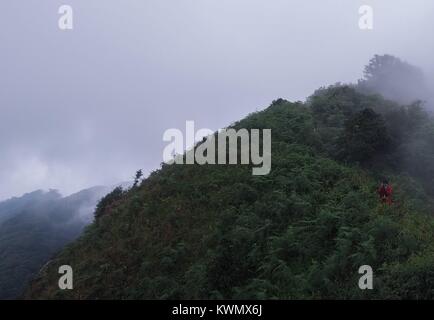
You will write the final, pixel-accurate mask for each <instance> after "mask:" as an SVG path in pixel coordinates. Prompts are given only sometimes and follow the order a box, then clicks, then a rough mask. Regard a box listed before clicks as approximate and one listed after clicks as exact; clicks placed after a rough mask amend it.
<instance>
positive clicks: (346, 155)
mask: <svg viewBox="0 0 434 320" xmlns="http://www.w3.org/2000/svg"><path fill="white" fill-rule="evenodd" d="M389 143H390V137H389V133H388V131H387V127H386V123H385V121H384V119H383V117H382V116H381V115H379V114H377V113H375V112H374V111H373V110H372V109H370V108H366V109H364V110H362V111H360V112H358V113H356V114H355V115H354V116H353V117H351V118H350V119H349V120H348V121H347V122H346V123H345V129H344V132H343V133H342V135H341V137H340V138H339V139H338V148H339V149H340V150H339V155H340V157H342V158H343V159H346V160H350V161H360V162H364V161H367V160H369V159H370V158H372V157H373V156H375V155H377V154H378V153H382V152H385V151H387V148H388V146H389Z"/></svg>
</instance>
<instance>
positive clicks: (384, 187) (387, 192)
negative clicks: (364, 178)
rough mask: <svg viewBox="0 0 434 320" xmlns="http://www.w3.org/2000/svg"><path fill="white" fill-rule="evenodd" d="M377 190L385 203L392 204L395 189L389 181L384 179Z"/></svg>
mask: <svg viewBox="0 0 434 320" xmlns="http://www.w3.org/2000/svg"><path fill="white" fill-rule="evenodd" d="M377 192H378V195H379V196H380V199H381V201H382V202H383V203H387V204H389V205H390V204H392V202H393V201H392V194H393V189H392V186H391V185H390V184H389V181H387V180H386V179H384V180H383V182H382V183H381V184H380V187H379V188H378V191H377Z"/></svg>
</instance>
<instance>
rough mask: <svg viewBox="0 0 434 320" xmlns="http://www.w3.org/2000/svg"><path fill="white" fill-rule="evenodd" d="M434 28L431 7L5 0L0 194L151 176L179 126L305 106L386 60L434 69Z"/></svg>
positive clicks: (349, 1)
mask: <svg viewBox="0 0 434 320" xmlns="http://www.w3.org/2000/svg"><path fill="white" fill-rule="evenodd" d="M62 4H69V5H71V6H72V8H73V10H74V29H73V30H72V31H71V30H70V31H61V30H60V29H59V28H58V19H59V17H60V15H59V14H58V9H59V7H60V6H61V5H62ZM364 4H367V5H371V6H372V7H373V9H374V29H373V30H372V31H366V30H365V31H362V30H360V29H359V26H358V20H359V14H358V9H359V7H360V6H361V5H364ZM433 30H434V1H429V0H364V1H359V0H321V1H320V0H299V1H292V0H170V1H168V0H122V1H119V0H92V1H88V0H63V1H57V0H44V1H41V0H1V2H0V39H1V44H0V200H1V199H5V198H8V197H11V196H17V195H21V194H22V193H25V192H29V191H32V190H35V189H39V188H44V189H47V188H57V189H59V190H60V191H61V192H62V193H63V194H69V193H72V192H75V191H77V190H80V189H82V188H86V187H89V186H93V185H100V184H104V185H109V184H114V183H117V182H121V181H125V180H129V179H130V178H131V177H132V176H133V174H134V172H135V171H136V170H137V169H139V168H143V169H144V170H145V172H146V173H148V172H149V171H151V170H154V169H156V168H158V167H159V164H160V162H161V161H162V154H163V149H164V147H165V145H167V143H166V142H163V141H162V136H163V133H164V131H165V130H166V129H169V128H179V129H182V130H183V131H184V130H185V129H183V128H185V121H186V120H194V121H195V122H196V126H197V129H199V128H202V127H205V128H210V129H212V130H216V129H218V128H221V127H224V126H227V125H228V124H230V123H231V122H233V121H235V120H238V119H240V118H242V117H244V116H245V115H247V114H248V113H250V112H253V111H256V110H261V109H263V108H265V107H267V106H268V105H269V104H270V102H271V101H272V100H274V99H276V98H279V97H282V98H286V99H289V100H304V99H305V98H306V97H307V96H308V95H310V94H311V93H312V92H313V91H314V90H315V89H316V88H318V87H320V86H323V85H328V84H333V83H335V82H338V81H341V82H352V81H356V80H357V79H358V78H360V77H361V75H362V69H363V66H364V65H365V64H366V63H367V62H368V60H369V59H370V57H371V56H373V55H374V54H376V53H378V54H384V53H390V54H394V55H397V56H399V57H401V58H403V59H404V60H407V61H408V62H410V63H413V64H416V65H419V66H421V67H423V68H424V70H426V71H427V72H429V73H432V71H433V70H434V59H433V57H434V40H433Z"/></svg>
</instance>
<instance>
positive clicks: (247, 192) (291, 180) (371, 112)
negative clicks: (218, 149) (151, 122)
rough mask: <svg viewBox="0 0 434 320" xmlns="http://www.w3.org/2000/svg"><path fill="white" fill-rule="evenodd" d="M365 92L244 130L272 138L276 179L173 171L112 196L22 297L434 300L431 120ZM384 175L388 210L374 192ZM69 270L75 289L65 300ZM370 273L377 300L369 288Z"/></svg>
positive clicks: (267, 117)
mask: <svg viewBox="0 0 434 320" xmlns="http://www.w3.org/2000/svg"><path fill="white" fill-rule="evenodd" d="M371 89H372V88H371ZM371 89H370V90H371ZM401 89H402V88H401ZM361 91H362V90H361V89H360V88H358V87H357V85H335V86H331V87H328V88H321V89H319V90H318V91H317V92H315V93H314V94H313V95H312V96H311V97H310V98H309V99H308V100H307V101H306V102H304V103H303V102H295V103H291V102H288V101H285V100H283V99H279V100H276V101H274V102H273V103H272V104H271V105H270V106H269V107H268V108H267V109H265V110H264V111H261V112H257V113H253V114H251V115H249V116H248V117H246V118H245V119H243V120H241V121H239V122H237V123H235V124H234V125H233V126H232V127H233V128H235V129H241V128H246V129H272V170H271V172H270V174H269V175H265V176H253V175H252V174H251V168H250V167H249V166H248V165H202V166H201V165H163V166H162V168H161V169H160V170H158V171H156V172H154V173H153V174H151V175H150V177H149V178H148V179H146V180H144V181H143V182H142V183H141V184H140V185H137V186H135V187H133V188H131V189H130V190H128V191H122V190H119V189H117V190H115V191H114V192H112V193H111V194H109V195H108V196H106V197H105V198H104V201H101V202H100V205H99V207H98V211H97V212H96V216H97V219H96V221H95V222H94V223H93V224H92V225H91V226H90V227H89V228H88V229H87V230H86V232H85V233H84V235H83V236H82V237H80V239H78V240H77V241H76V242H74V243H73V244H72V245H71V246H68V247H67V248H66V249H65V250H63V251H62V252H61V253H60V254H58V255H57V256H56V257H55V259H53V260H52V261H50V263H49V264H48V265H47V266H46V267H45V268H44V269H43V270H41V272H40V273H39V275H38V278H37V279H35V281H33V282H32V284H31V286H29V287H28V289H27V291H26V293H25V298H29V299H45V298H49V299H102V298H104V299H180V298H181V299H198V298H202V299H222V298H226V299H255V298H256V299H266V298H281V299H301V298H305V299H319V298H327V299H338V298H341V299H346V298H347V299H348V298H353V299H378V298H382V299H396V298H407V299H433V298H434V295H433V292H432V288H433V286H434V271H433V270H432V265H433V264H434V241H433V240H434V217H433V209H434V206H433V200H434V187H433V184H432V181H434V162H433V161H432V160H433V159H434V119H433V118H432V117H431V116H430V115H429V114H428V113H427V112H426V110H425V109H424V108H423V105H421V104H420V103H418V102H416V103H408V104H405V105H403V104H400V103H398V102H393V101H391V100H387V99H385V98H383V97H382V96H381V95H380V94H378V92H376V93H374V92H371V93H367V92H364V93H363V92H361ZM383 177H387V178H388V179H389V180H390V182H391V183H392V185H393V186H394V189H395V194H394V203H393V205H391V206H388V205H384V204H383V203H381V202H380V201H379V199H378V196H377V194H376V189H377V187H378V182H379V180H380V179H382V178H383ZM61 265H70V266H71V267H72V268H73V270H74V290H65V291H63V290H59V288H58V285H57V284H58V276H59V275H58V268H59V267H60V266H61ZM362 265H370V266H372V268H373V270H374V274H375V285H374V290H364V291H363V290H360V289H359V287H358V280H359V277H360V275H359V274H358V269H359V267H360V266H362Z"/></svg>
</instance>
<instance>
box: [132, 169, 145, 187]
mask: <svg viewBox="0 0 434 320" xmlns="http://www.w3.org/2000/svg"><path fill="white" fill-rule="evenodd" d="M142 177H143V171H142V169H140V170H138V171H137V172H136V175H135V177H134V184H133V188H135V187H137V185H138V184H139V181H140V179H141V178H142Z"/></svg>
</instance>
